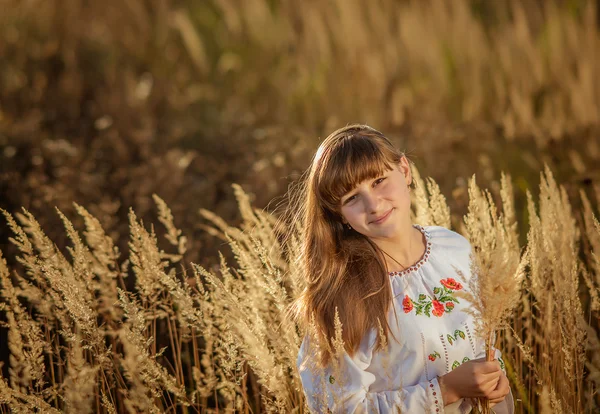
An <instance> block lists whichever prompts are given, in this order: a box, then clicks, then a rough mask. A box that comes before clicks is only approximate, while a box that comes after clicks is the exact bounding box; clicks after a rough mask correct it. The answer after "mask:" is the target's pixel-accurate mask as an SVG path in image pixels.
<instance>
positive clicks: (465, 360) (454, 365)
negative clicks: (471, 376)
mask: <svg viewBox="0 0 600 414" xmlns="http://www.w3.org/2000/svg"><path fill="white" fill-rule="evenodd" d="M470 359H471V358H469V357H464V358H463V360H462V362H459V361H456V360H455V361H454V363H453V364H452V370H454V369H455V368H458V367H459V366H460V365H461V364H464V363H465V362H467V361H469V360H470Z"/></svg>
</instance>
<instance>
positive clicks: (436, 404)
mask: <svg viewBox="0 0 600 414" xmlns="http://www.w3.org/2000/svg"><path fill="white" fill-rule="evenodd" d="M429 390H430V391H431V393H432V394H433V400H434V401H435V412H436V413H439V412H440V403H439V399H438V395H437V392H435V388H434V386H433V384H432V382H431V380H429ZM439 397H440V398H441V397H442V396H441V395H440V396H439Z"/></svg>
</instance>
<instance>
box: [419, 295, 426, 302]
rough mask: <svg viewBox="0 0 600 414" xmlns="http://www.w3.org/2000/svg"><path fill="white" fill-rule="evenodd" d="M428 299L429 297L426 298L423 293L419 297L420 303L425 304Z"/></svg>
mask: <svg viewBox="0 0 600 414" xmlns="http://www.w3.org/2000/svg"><path fill="white" fill-rule="evenodd" d="M426 298H427V297H426V296H425V294H424V293H421V294H420V295H419V302H423V301H424V300H425V299H426Z"/></svg>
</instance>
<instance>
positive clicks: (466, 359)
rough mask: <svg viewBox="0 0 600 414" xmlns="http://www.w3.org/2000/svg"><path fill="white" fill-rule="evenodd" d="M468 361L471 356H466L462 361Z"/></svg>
mask: <svg viewBox="0 0 600 414" xmlns="http://www.w3.org/2000/svg"><path fill="white" fill-rule="evenodd" d="M467 361H470V358H469V357H464V358H463V360H462V363H463V364H464V363H465V362H467Z"/></svg>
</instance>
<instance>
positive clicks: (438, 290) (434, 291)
mask: <svg viewBox="0 0 600 414" xmlns="http://www.w3.org/2000/svg"><path fill="white" fill-rule="evenodd" d="M433 293H435V294H436V295H437V294H438V293H440V288H439V287H437V286H436V287H434V288H433Z"/></svg>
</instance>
